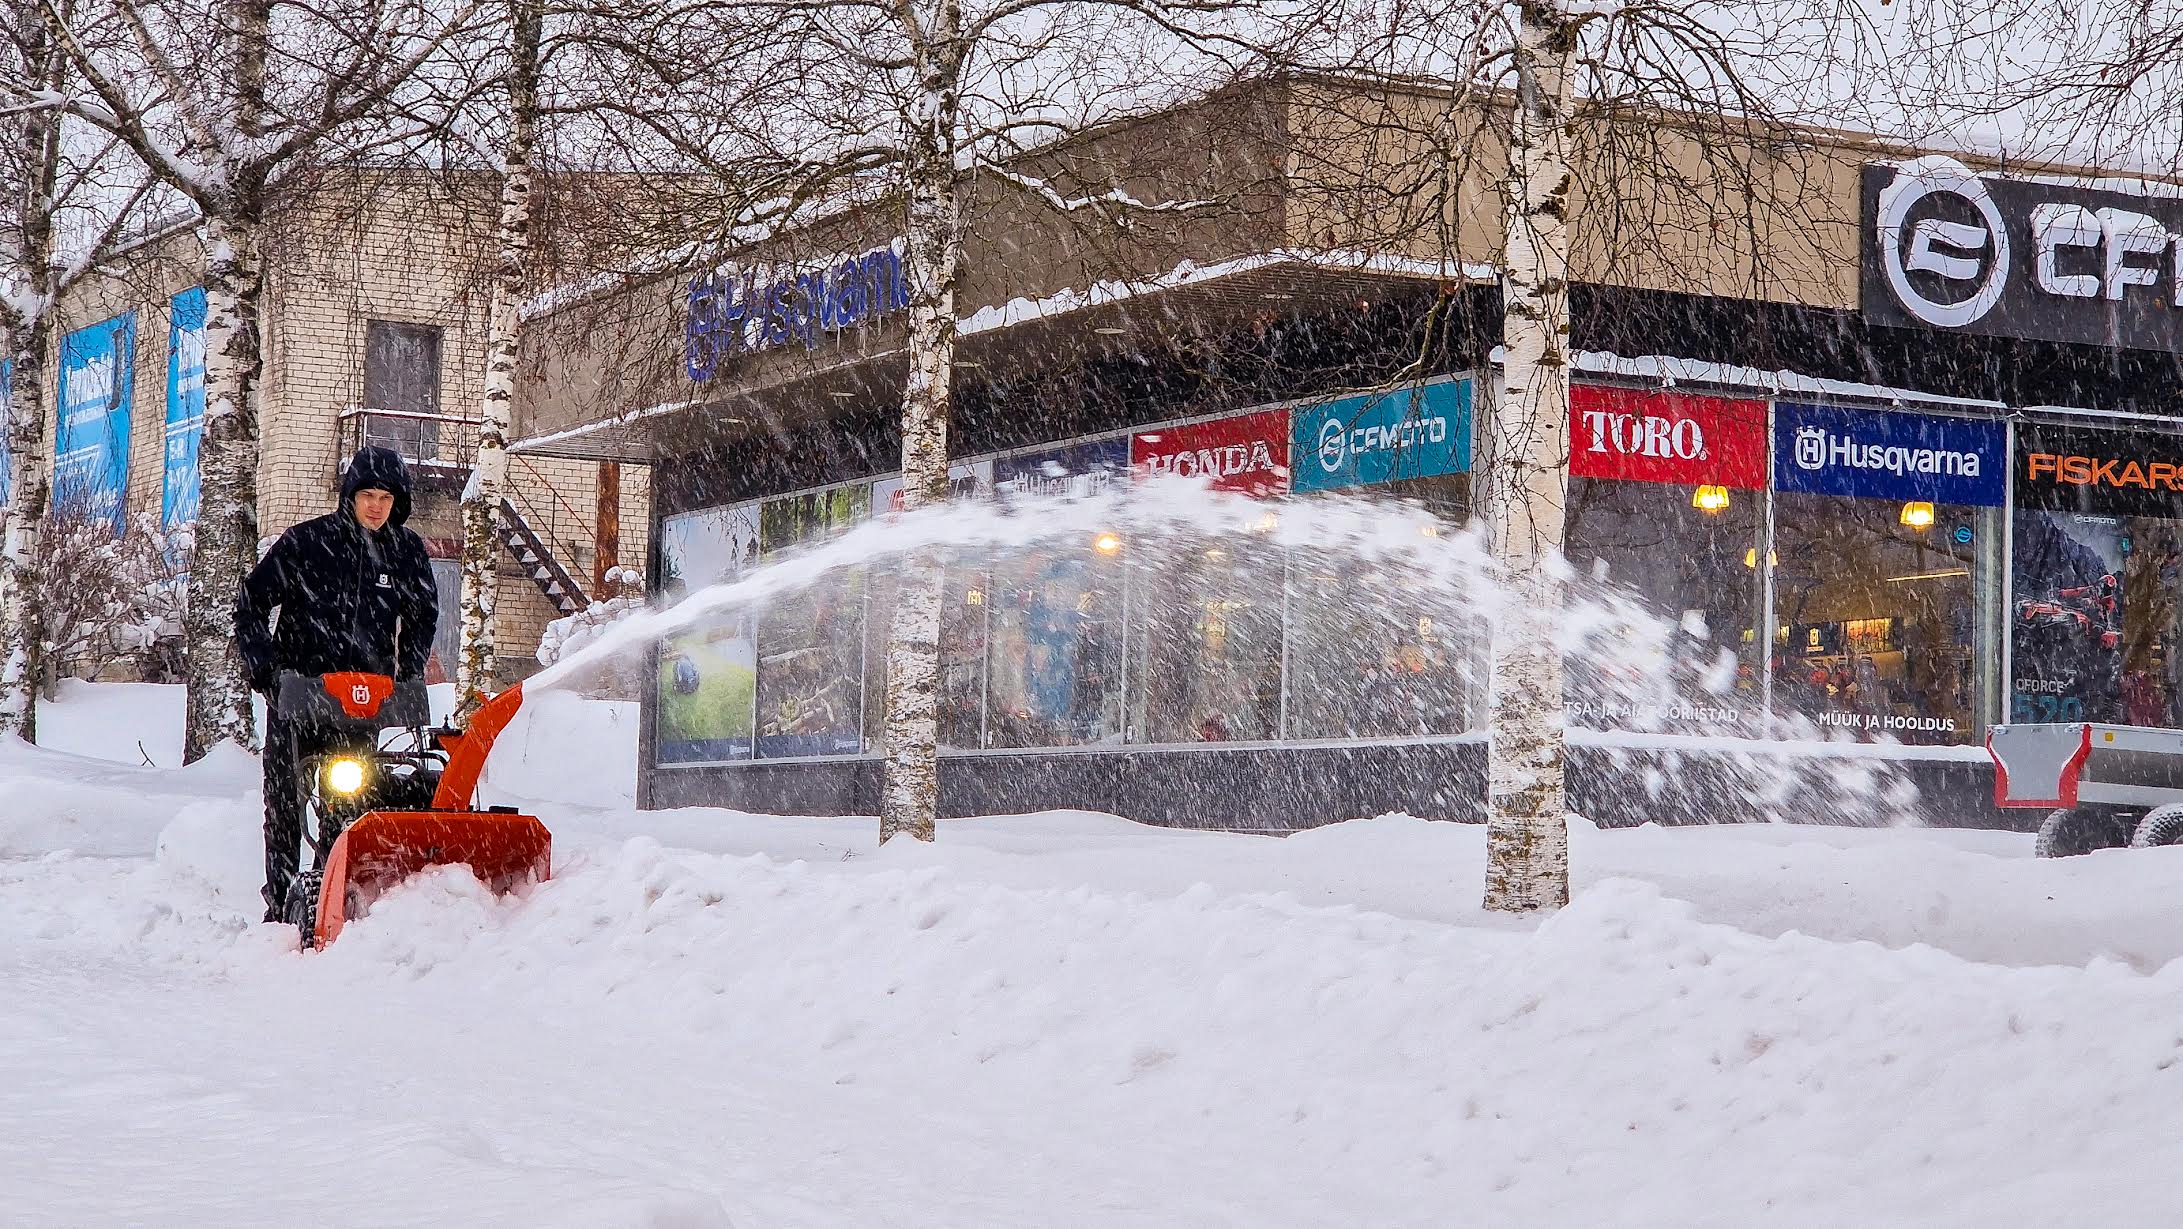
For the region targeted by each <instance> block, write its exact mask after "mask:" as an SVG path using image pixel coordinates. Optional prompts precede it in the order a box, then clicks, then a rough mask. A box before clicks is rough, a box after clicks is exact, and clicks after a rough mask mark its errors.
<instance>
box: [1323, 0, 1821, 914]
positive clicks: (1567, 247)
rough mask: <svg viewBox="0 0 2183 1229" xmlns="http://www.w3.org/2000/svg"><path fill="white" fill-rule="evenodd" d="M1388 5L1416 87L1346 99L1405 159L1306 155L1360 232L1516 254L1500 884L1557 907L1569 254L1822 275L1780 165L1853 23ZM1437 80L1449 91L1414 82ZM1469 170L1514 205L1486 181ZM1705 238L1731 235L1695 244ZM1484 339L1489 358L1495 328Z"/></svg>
mask: <svg viewBox="0 0 2183 1229" xmlns="http://www.w3.org/2000/svg"><path fill="white" fill-rule="evenodd" d="M1379 19H1380V20H1381V21H1383V22H1384V25H1383V26H1382V29H1383V30H1384V31H1385V37H1384V38H1383V39H1381V40H1379V41H1377V42H1375V41H1373V40H1370V39H1366V40H1362V41H1361V42H1360V44H1359V48H1358V51H1357V54H1356V56H1355V59H1354V63H1355V64H1357V65H1361V66H1363V67H1365V68H1369V69H1372V70H1376V71H1379V72H1382V73H1386V74H1388V75H1389V77H1390V78H1392V79H1394V80H1395V81H1398V82H1399V83H1400V86H1401V88H1400V89H1399V90H1396V91H1394V92H1396V93H1403V97H1404V99H1405V101H1403V102H1402V103H1401V104H1400V105H1396V104H1394V103H1390V104H1388V105H1387V107H1386V108H1385V110H1384V112H1383V113H1382V115H1381V117H1380V118H1379V119H1377V120H1375V119H1373V118H1371V109H1370V108H1369V107H1365V108H1358V109H1357V110H1360V111H1361V112H1362V118H1360V117H1359V116H1357V115H1355V114H1351V115H1345V116H1334V115H1331V114H1330V115H1329V116H1328V117H1327V122H1328V123H1329V124H1332V125H1335V126H1337V127H1338V126H1339V125H1340V124H1344V123H1347V124H1353V125H1355V127H1356V130H1355V131H1348V130H1344V131H1343V132H1342V135H1343V136H1344V137H1346V138H1349V139H1350V140H1351V142H1352V146H1354V144H1357V143H1361V144H1364V145H1366V146H1368V147H1373V148H1380V147H1384V150H1386V151H1399V153H1398V154H1389V153H1385V152H1383V153H1380V154H1376V155H1374V156H1376V157H1388V158H1389V162H1388V164H1387V165H1386V167H1385V170H1386V172H1387V174H1386V177H1385V181H1384V182H1376V181H1374V180H1373V177H1372V176H1371V175H1370V174H1367V175H1365V176H1362V177H1361V179H1362V180H1363V181H1364V182H1362V183H1361V184H1360V183H1359V182H1358V181H1359V179H1360V177H1359V176H1358V175H1357V174H1356V170H1355V167H1354V166H1353V165H1345V166H1330V167H1323V168H1312V167H1304V168H1301V170H1300V175H1301V176H1302V177H1304V178H1307V179H1308V178H1309V177H1310V176H1311V175H1312V174H1313V173H1314V172H1315V171H1323V172H1325V173H1326V176H1327V179H1328V181H1329V182H1338V183H1341V184H1344V185H1345V188H1344V189H1343V190H1345V191H1348V192H1349V193H1351V194H1352V195H1353V196H1354V197H1355V198H1356V199H1355V200H1354V201H1352V202H1348V203H1347V204H1346V206H1345V205H1344V204H1343V203H1341V202H1336V203H1334V204H1332V205H1329V206H1327V207H1329V208H1332V209H1333V210H1334V211H1335V212H1337V213H1340V212H1342V210H1343V209H1344V208H1346V209H1347V210H1348V213H1347V215H1346V216H1349V217H1352V218H1357V219H1364V221H1361V222H1359V223H1358V224H1357V229H1356V230H1355V231H1353V232H1352V233H1357V234H1358V239H1357V242H1358V243H1359V244H1360V246H1367V247H1370V246H1376V245H1385V246H1387V247H1390V248H1394V249H1396V250H1402V249H1405V248H1407V249H1409V250H1413V251H1415V250H1417V248H1418V247H1419V246H1421V245H1425V246H1430V245H1433V244H1437V245H1438V246H1439V252H1440V256H1441V259H1442V261H1443V263H1444V264H1445V265H1448V266H1456V267H1461V268H1465V269H1468V268H1470V267H1471V266H1470V265H1469V264H1467V263H1466V262H1465V260H1464V258H1465V257H1466V256H1468V257H1469V259H1471V260H1476V259H1478V258H1479V257H1484V256H1490V258H1491V259H1493V261H1494V262H1495V264H1496V265H1497V266H1498V267H1497V268H1496V269H1495V270H1494V271H1493V272H1494V275H1495V280H1496V281H1497V283H1498V288H1499V292H1500V293H1499V301H1498V305H1497V307H1496V308H1494V309H1493V310H1494V311H1495V313H1496V316H1497V318H1495V319H1493V320H1491V321H1490V322H1488V329H1487V330H1481V331H1488V330H1490V332H1491V333H1497V334H1498V340H1499V342H1500V346H1499V348H1498V355H1497V357H1498V359H1499V363H1500V367H1501V372H1500V377H1501V378H1500V380H1499V382H1498V384H1499V390H1498V395H1497V396H1496V397H1494V398H1493V399H1492V403H1491V404H1490V406H1489V407H1488V410H1487V412H1486V414H1485V415H1484V416H1483V419H1482V434H1481V449H1480V457H1479V463H1478V466H1477V481H1478V484H1479V490H1478V496H1479V497H1478V502H1477V517H1478V520H1479V522H1480V527H1481V529H1482V530H1483V533H1484V537H1485V540H1486V543H1487V546H1488V548H1489V550H1490V551H1491V553H1492V556H1493V558H1494V561H1495V564H1496V569H1497V571H1498V573H1499V578H1500V580H1501V582H1502V584H1503V586H1504V588H1505V593H1504V595H1503V598H1502V601H1501V603H1500V609H1499V611H1498V613H1497V616H1496V617H1494V618H1493V619H1491V620H1490V622H1489V627H1488V630H1487V646H1486V657H1487V666H1488V679H1489V683H1488V696H1487V706H1486V707H1487V715H1486V720H1487V727H1488V729H1487V732H1488V735H1489V738H1488V750H1487V757H1488V758H1487V777H1488V782H1487V785H1488V788H1487V794H1488V796H1487V799H1486V803H1487V805H1486V818H1487V874H1486V883H1485V892H1484V897H1485V904H1486V906H1487V907H1488V908H1493V909H1500V910H1511V911H1532V910H1547V909H1555V908H1558V907H1560V906H1561V905H1563V904H1565V903H1566V902H1567V900H1568V897H1569V867H1568V859H1569V853H1568V799H1567V793H1566V789H1565V776H1564V769H1565V764H1566V751H1567V737H1566V730H1565V716H1564V714H1565V707H1564V702H1565V701H1564V689H1563V656H1562V655H1563V652H1564V650H1565V648H1566V647H1567V646H1566V645H1565V643H1564V640H1565V636H1564V634H1563V629H1562V626H1561V622H1562V620H1561V614H1562V612H1563V611H1564V610H1565V609H1566V601H1565V599H1566V596H1567V595H1566V593H1565V591H1564V590H1565V585H1564V580H1563V577H1564V575H1565V573H1566V567H1567V565H1566V564H1565V563H1564V562H1563V560H1562V551H1563V548H1564V545H1565V531H1566V524H1565V522H1566V520H1567V513H1568V500H1569V448H1570V444H1569V435H1568V430H1569V412H1570V375H1571V369H1572V365H1573V361H1574V359H1575V354H1574V352H1573V347H1572V293H1571V292H1572V288H1573V285H1572V284H1573V282H1575V281H1576V280H1578V278H1577V275H1576V274H1575V273H1573V271H1572V270H1573V266H1572V260H1573V256H1572V253H1573V252H1574V251H1576V250H1578V249H1579V248H1580V247H1581V249H1582V250H1583V251H1584V252H1586V253H1587V256H1586V260H1587V263H1588V267H1587V268H1586V269H1585V271H1584V276H1585V277H1587V278H1590V279H1592V280H1594V281H1596V282H1598V283H1600V284H1603V285H1625V284H1626V285H1631V286H1638V285H1647V284H1659V283H1663V282H1666V283H1672V282H1673V281H1674V279H1675V278H1676V277H1677V275H1678V270H1679V269H1682V270H1691V273H1690V274H1689V276H1690V277H1691V282H1690V285H1689V290H1690V291H1691V292H1692V293H1700V294H1720V293H1722V292H1723V287H1724V284H1729V283H1734V282H1737V281H1739V280H1741V281H1743V282H1744V283H1745V284H1744V285H1743V286H1742V287H1741V289H1742V290H1743V291H1744V292H1746V293H1749V294H1750V295H1751V296H1752V297H1753V298H1765V297H1768V294H1769V292H1770V291H1772V292H1776V293H1778V292H1779V290H1780V289H1781V287H1782V286H1784V285H1787V284H1789V283H1790V279H1792V278H1793V277H1796V276H1803V275H1806V274H1807V273H1808V269H1798V270H1788V269H1783V268H1777V267H1774V262H1773V261H1772V260H1770V259H1769V255H1770V254H1772V253H1778V252H1780V251H1782V250H1783V248H1784V246H1785V245H1784V244H1783V242H1782V237H1783V236H1786V235H1794V234H1798V233H1802V234H1804V235H1807V236H1810V235H1817V234H1819V233H1820V231H1821V225H1820V223H1819V222H1818V220H1816V219H1813V218H1810V217H1808V216H1803V215H1802V214H1801V213H1800V212H1799V210H1800V209H1801V208H1802V207H1803V206H1802V205H1801V204H1800V203H1799V202H1798V201H1796V200H1794V199H1784V193H1783V191H1782V189H1781V188H1780V187H1779V186H1778V185H1784V184H1785V185H1790V186H1791V190H1792V191H1793V190H1794V188H1793V186H1794V185H1795V184H1796V183H1797V182H1798V176H1797V175H1796V174H1795V170H1794V165H1793V162H1791V161H1790V159H1792V158H1793V157H1794V156H1795V155H1796V152H1797V145H1798V142H1797V139H1796V138H1795V137H1794V136H1793V135H1792V134H1791V133H1790V132H1789V131H1788V130H1787V129H1786V128H1785V127H1784V125H1783V124H1782V123H1781V121H1782V119H1783V118H1785V116H1786V115H1787V114H1788V112H1789V108H1788V107H1785V106H1783V105H1781V100H1784V99H1788V100H1792V101H1793V100H1795V99H1797V98H1799V96H1800V94H1801V93H1802V91H1803V88H1804V87H1805V86H1807V85H1808V84H1809V83H1811V82H1812V81H1814V80H1816V79H1818V78H1822V77H1824V76H1826V75H1827V74H1828V73H1830V72H1832V71H1833V70H1835V69H1837V68H1839V67H1840V64H1839V62H1838V61H1836V60H1835V59H1834V58H1833V56H1832V53H1833V49H1834V48H1835V46H1836V43H1835V41H1834V40H1835V38H1836V36H1837V33H1838V31H1837V30H1836V28H1835V27H1834V26H1833V25H1832V24H1831V20H1832V19H1831V16H1830V14H1829V13H1828V12H1827V11H1826V6H1824V5H1818V4H1811V5H1801V4H1798V3H1796V0H1785V2H1784V3H1782V4H1770V5H1765V6H1732V5H1721V4H1713V3H1707V2H1705V0H1628V2H1627V3H1624V2H1620V0H1477V2H1474V3H1456V4H1450V5H1444V6H1436V7H1433V8H1431V9H1425V10H1413V9H1409V8H1407V7H1404V6H1395V7H1393V8H1391V9H1383V10H1380V12H1379ZM1784 60H1786V61H1787V63H1786V64H1784V63H1782V61H1784ZM1757 70H1764V74H1763V75H1764V78H1765V80H1764V83H1763V85H1762V83H1761V82H1760V80H1759V78H1758V76H1757V75H1755V73H1756V72H1757ZM1420 88H1430V89H1431V90H1432V92H1433V93H1434V94H1435V96H1436V97H1437V98H1438V99H1440V103H1439V105H1437V106H1434V105H1429V104H1420V103H1419V102H1417V100H1416V96H1415V92H1416V91H1417V90H1418V89H1420ZM1405 91H1407V92H1405ZM1806 118H1809V116H1808V115H1807V116H1806ZM1314 126H1316V125H1314V122H1313V121H1311V120H1308V119H1307V120H1303V121H1300V127H1314ZM1328 144H1330V145H1334V146H1339V144H1340V142H1339V141H1337V140H1333V139H1329V141H1328ZM1375 169H1378V167H1377V164H1375ZM1587 176H1589V178H1588V177H1587ZM1474 185H1476V186H1478V187H1479V188H1480V189H1482V192H1483V194H1488V195H1490V196H1495V197H1498V201H1499V208H1498V210H1497V211H1492V212H1489V211H1487V210H1484V209H1473V208H1472V207H1471V206H1470V205H1469V204H1468V203H1467V201H1466V199H1465V197H1466V194H1467V193H1469V192H1470V191H1471V190H1472V189H1473V186H1474ZM1305 190H1306V191H1308V190H1309V189H1308V187H1307V188H1306V189H1305ZM1632 202H1635V203H1634V204H1633V203H1632ZM1693 230H1696V231H1697V232H1698V233H1699V234H1700V236H1701V238H1700V239H1699V241H1698V243H1697V244H1696V245H1694V244H1693V243H1692V239H1691V232H1692V231H1693ZM1693 246H1696V247H1697V248H1698V250H1699V251H1701V252H1708V253H1717V254H1718V255H1717V256H1714V255H1710V254H1709V256H1708V257H1707V258H1706V259H1703V260H1696V261H1694V260H1692V259H1691V256H1690V251H1691V249H1692V247H1693ZM1815 250H1816V249H1815ZM1444 299H1445V296H1444ZM1438 326H1439V322H1438V321H1437V319H1436V320H1435V321H1434V322H1433V325H1432V327H1438ZM1483 344H1490V343H1483ZM1475 361H1477V362H1478V363H1479V365H1480V366H1481V367H1482V368H1490V366H1491V364H1490V362H1489V361H1488V355H1487V354H1486V353H1484V352H1483V350H1481V352H1479V353H1478V354H1476V355H1475Z"/></svg>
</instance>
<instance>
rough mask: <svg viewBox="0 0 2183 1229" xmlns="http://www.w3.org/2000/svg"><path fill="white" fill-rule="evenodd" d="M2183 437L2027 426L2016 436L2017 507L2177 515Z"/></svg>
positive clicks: (2182, 490)
mask: <svg viewBox="0 0 2183 1229" xmlns="http://www.w3.org/2000/svg"><path fill="white" fill-rule="evenodd" d="M2179 494H2183V437H2179V436H2175V435H2170V434H2167V433H2165V432H2160V431H2111V430H2102V429H2099V428H2092V427H2063V426H2058V425H2056V424H2053V423H2025V424H2023V425H2021V426H2019V427H2018V428H2017V436H2016V502H2017V504H2018V505H2019V506H2020V507H2026V508H2044V509H2048V510H2052V511H2062V512H2086V513H2095V514H2099V515H2104V516H2160V517H2173V516H2174V515H2175V514H2176V507H2177V499H2176V497H2177V496H2178V495H2179Z"/></svg>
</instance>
